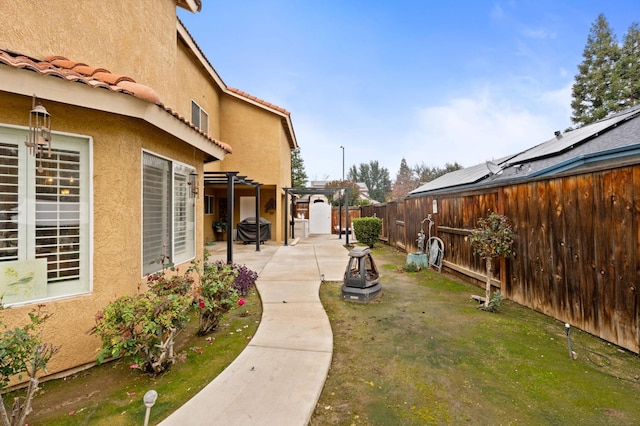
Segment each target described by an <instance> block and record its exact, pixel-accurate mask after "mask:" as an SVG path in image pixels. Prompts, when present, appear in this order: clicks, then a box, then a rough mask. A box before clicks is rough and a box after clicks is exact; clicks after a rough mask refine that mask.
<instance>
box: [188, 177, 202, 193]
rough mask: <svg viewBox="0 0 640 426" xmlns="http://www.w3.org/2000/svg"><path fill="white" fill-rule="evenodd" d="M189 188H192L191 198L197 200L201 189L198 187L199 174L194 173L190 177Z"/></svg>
mask: <svg viewBox="0 0 640 426" xmlns="http://www.w3.org/2000/svg"><path fill="white" fill-rule="evenodd" d="M189 187H190V188H191V196H192V197H193V198H196V197H197V196H198V192H199V191H200V188H199V187H198V173H196V172H192V173H191V174H190V175H189Z"/></svg>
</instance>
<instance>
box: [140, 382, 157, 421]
mask: <svg viewBox="0 0 640 426" xmlns="http://www.w3.org/2000/svg"><path fill="white" fill-rule="evenodd" d="M156 399H158V392H156V391H155V390H153V389H152V390H149V391H147V393H145V394H144V397H142V401H143V402H144V406H145V407H147V412H146V413H145V415H144V426H147V425H148V424H149V414H150V413H151V407H153V404H155V403H156Z"/></svg>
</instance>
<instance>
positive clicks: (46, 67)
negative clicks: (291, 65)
mask: <svg viewBox="0 0 640 426" xmlns="http://www.w3.org/2000/svg"><path fill="white" fill-rule="evenodd" d="M0 64H5V65H8V66H10V67H12V68H19V69H26V70H30V71H34V72H36V73H38V74H40V75H44V76H54V77H58V78H61V79H63V80H66V81H70V82H77V83H83V84H86V85H87V86H90V87H97V88H103V89H107V90H110V91H112V92H116V93H123V94H127V95H130V96H133V97H136V98H138V99H141V100H143V101H146V102H149V103H152V104H155V105H157V106H158V107H160V108H161V109H163V110H164V111H165V112H167V113H168V114H169V115H171V116H172V117H173V118H175V119H176V120H179V121H180V122H182V123H184V124H185V125H187V126H189V127H190V128H192V129H193V130H195V131H196V132H198V133H199V134H200V135H202V136H204V137H205V138H207V139H208V140H209V141H210V142H212V143H214V144H215V145H217V146H219V147H220V148H222V149H224V150H225V151H226V152H228V153H231V152H232V149H231V146H229V145H228V144H226V143H224V142H221V141H219V140H217V139H214V138H212V137H210V136H209V135H208V134H207V133H205V132H203V131H202V130H200V129H199V128H197V127H196V126H195V125H194V124H193V123H191V122H190V121H189V120H187V119H186V118H184V117H183V116H181V115H180V114H178V113H177V112H176V111H174V110H173V109H171V108H169V107H167V106H166V105H164V104H163V103H162V101H161V100H160V96H159V95H158V93H157V92H156V91H155V90H153V89H152V88H151V87H149V86H146V85H144V84H140V83H136V81H135V80H134V79H132V78H131V77H128V76H125V75H118V74H113V73H111V72H109V71H108V70H106V69H104V68H99V67H91V66H89V65H87V64H83V63H81V62H74V61H71V60H69V59H67V58H65V57H64V56H54V55H52V56H48V57H46V58H45V59H44V60H42V61H41V60H38V59H34V58H31V57H28V56H26V55H21V54H19V53H16V52H12V51H9V50H3V49H0Z"/></svg>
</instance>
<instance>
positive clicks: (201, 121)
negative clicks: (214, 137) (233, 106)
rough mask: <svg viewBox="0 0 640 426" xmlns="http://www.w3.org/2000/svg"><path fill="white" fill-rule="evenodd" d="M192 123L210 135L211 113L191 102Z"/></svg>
mask: <svg viewBox="0 0 640 426" xmlns="http://www.w3.org/2000/svg"><path fill="white" fill-rule="evenodd" d="M191 122H192V123H193V124H194V125H195V126H196V127H197V128H198V129H200V130H202V131H203V132H204V133H209V113H208V112H207V111H205V110H204V108H202V107H201V106H200V105H199V104H198V103H197V102H196V101H194V100H191Z"/></svg>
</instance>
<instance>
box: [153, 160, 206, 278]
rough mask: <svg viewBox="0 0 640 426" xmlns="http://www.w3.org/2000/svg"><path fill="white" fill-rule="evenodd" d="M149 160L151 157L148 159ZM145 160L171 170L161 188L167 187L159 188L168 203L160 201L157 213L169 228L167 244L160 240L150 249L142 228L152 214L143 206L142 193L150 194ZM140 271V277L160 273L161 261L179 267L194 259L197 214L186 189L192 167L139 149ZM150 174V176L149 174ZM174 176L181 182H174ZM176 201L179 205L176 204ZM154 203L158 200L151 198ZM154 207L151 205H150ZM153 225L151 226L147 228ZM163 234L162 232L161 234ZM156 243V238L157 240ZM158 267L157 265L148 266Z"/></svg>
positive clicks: (192, 199) (194, 200) (194, 199)
mask: <svg viewBox="0 0 640 426" xmlns="http://www.w3.org/2000/svg"><path fill="white" fill-rule="evenodd" d="M148 157H152V158H148ZM145 159H149V160H150V161H151V160H153V161H155V162H157V163H158V164H162V163H164V164H166V165H168V169H167V170H168V171H169V170H170V179H169V180H168V181H167V182H161V185H168V186H167V187H163V188H160V190H161V191H162V193H163V194H165V195H167V196H168V197H169V198H168V200H164V201H161V204H162V203H164V205H161V207H160V208H161V209H164V211H163V212H160V213H159V214H160V216H161V218H160V221H161V222H162V223H166V224H167V227H168V228H170V229H168V233H165V235H163V236H162V237H166V238H167V240H168V241H164V240H162V242H161V243H159V245H156V246H155V248H153V247H154V246H153V245H149V244H151V243H152V240H153V237H154V235H153V234H148V231H147V228H146V226H145V215H146V216H147V218H148V219H147V220H150V219H149V218H150V217H151V216H150V215H152V214H153V213H158V212H152V211H151V210H147V209H146V206H150V205H149V204H147V205H145V194H147V195H148V194H149V192H150V189H153V188H148V187H147V186H146V184H145V170H146V169H145V167H146V166H147V165H146V164H145ZM141 160H142V161H141V206H142V208H141V212H140V214H141V236H140V243H141V259H140V263H141V272H142V278H144V277H146V276H148V275H150V274H154V273H157V272H160V271H162V262H161V260H162V259H164V260H165V262H166V264H175V265H177V264H181V263H185V262H188V261H191V260H193V259H195V257H196V243H197V232H196V231H197V226H196V225H197V214H196V210H195V204H196V198H195V197H193V196H191V191H190V187H189V184H188V182H189V178H190V174H191V173H192V172H195V170H196V169H195V167H193V166H190V165H188V164H185V163H182V162H180V161H177V160H173V159H171V158H169V157H166V156H163V155H159V154H158V153H155V152H153V151H150V150H146V149H143V150H142V159H141ZM149 173H151V172H150V171H149ZM176 176H178V177H180V178H181V179H177V178H176ZM154 183H157V180H154V181H153V182H150V184H154ZM178 199H179V202H178V201H176V200H178ZM154 201H157V199H154ZM150 207H153V206H150ZM181 209H182V210H183V211H182V210H181ZM183 214H184V216H185V218H186V219H184V220H181V217H182V216H181V215H183ZM149 226H152V225H149ZM180 232H182V233H183V234H184V236H183V239H184V244H183V245H184V248H185V249H184V250H182V251H179V250H177V248H178V247H179V242H180V241H181V239H180V238H179V237H180ZM161 233H164V232H161ZM156 240H157V238H156ZM150 259H155V261H150ZM151 265H157V266H151Z"/></svg>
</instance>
